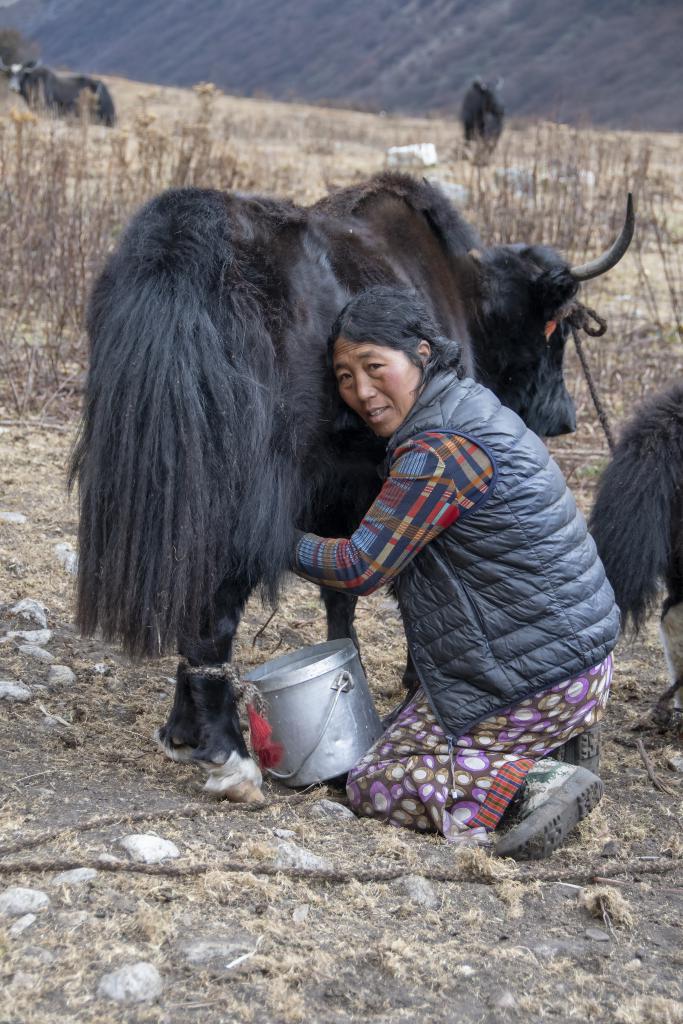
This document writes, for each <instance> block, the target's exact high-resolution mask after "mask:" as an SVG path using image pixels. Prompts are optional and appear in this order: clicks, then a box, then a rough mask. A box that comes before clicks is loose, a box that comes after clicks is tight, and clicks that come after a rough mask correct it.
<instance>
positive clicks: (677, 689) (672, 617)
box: [653, 581, 683, 725]
mask: <svg viewBox="0 0 683 1024" xmlns="http://www.w3.org/2000/svg"><path fill="white" fill-rule="evenodd" d="M679 583H680V581H679ZM674 594H675V596H672V592H671V581H669V597H667V599H666V601H665V602H664V607H663V609H662V619H661V622H660V633H661V637H662V646H663V647H664V655H665V657H666V661H667V665H668V666H669V675H670V678H671V686H669V687H668V689H667V690H666V691H665V692H664V693H663V694H662V696H661V697H660V698H659V700H658V701H657V703H656V705H655V707H654V710H653V718H654V720H655V721H656V722H657V723H658V724H660V725H666V724H668V723H669V721H670V719H671V713H672V709H671V708H670V706H669V705H670V702H671V699H672V698H673V711H674V713H679V714H680V712H681V710H682V701H681V697H682V695H683V600H680V597H681V594H680V587H676V589H675V591H674ZM676 599H678V600H676Z"/></svg>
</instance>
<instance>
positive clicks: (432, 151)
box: [387, 142, 439, 167]
mask: <svg viewBox="0 0 683 1024" xmlns="http://www.w3.org/2000/svg"><path fill="white" fill-rule="evenodd" d="M438 162H439V158H438V156H437V153H436V146H435V145H434V143H433V142H414V143H411V144H410V145H408V146H390V147H389V149H388V150H387V167H415V166H417V167H433V166H434V164H437V163H438Z"/></svg>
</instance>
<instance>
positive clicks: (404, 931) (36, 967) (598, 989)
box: [0, 426, 683, 1024]
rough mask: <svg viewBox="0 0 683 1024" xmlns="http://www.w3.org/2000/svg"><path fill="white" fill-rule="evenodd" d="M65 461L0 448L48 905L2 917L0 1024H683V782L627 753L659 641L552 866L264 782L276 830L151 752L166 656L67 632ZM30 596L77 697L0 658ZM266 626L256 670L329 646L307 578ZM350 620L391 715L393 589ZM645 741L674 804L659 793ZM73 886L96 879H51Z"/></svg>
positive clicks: (669, 744)
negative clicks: (280, 856) (302, 866)
mask: <svg viewBox="0 0 683 1024" xmlns="http://www.w3.org/2000/svg"><path fill="white" fill-rule="evenodd" d="M71 441H72V433H71V431H70V430H69V429H66V428H65V429H56V428H52V429H40V428H36V427H30V426H9V427H3V428H1V433H0V466H1V470H0V486H1V488H2V489H1V491H0V509H2V510H9V511H12V512H18V513H22V514H23V515H25V516H26V522H25V523H9V522H7V523H6V522H0V679H5V680H13V681H16V682H18V681H21V682H23V683H24V684H25V685H26V686H27V687H29V689H30V690H31V697H30V699H29V700H27V701H26V702H23V703H15V702H8V701H0V716H1V720H2V732H3V744H2V753H1V755H0V762H1V765H2V776H1V777H2V783H1V785H2V796H1V798H0V799H1V801H2V803H1V806H0V821H1V824H2V840H1V845H0V876H1V882H0V895H1V894H2V892H3V891H4V890H5V889H6V887H8V886H10V885H12V886H17V885H18V886H27V887H31V888H37V889H40V890H42V891H44V892H45V893H47V895H48V896H49V900H50V902H49V906H48V907H47V909H45V910H43V911H41V912H38V913H37V915H36V920H35V922H34V923H33V924H32V925H31V926H30V927H28V928H27V929H26V930H25V931H23V932H21V934H19V935H16V934H11V933H10V927H11V926H12V924H13V919H11V918H4V919H3V918H0V920H1V921H2V926H0V956H1V958H2V961H1V963H2V966H1V968H0V970H1V972H2V983H3V985H4V987H5V998H4V1001H3V1004H2V1009H0V1021H1V1022H2V1024H18V1022H22V1024H23V1022H28V1021H31V1022H36V1024H42V1022H45V1024H47V1022H53V1021H55V1020H56V1019H58V1018H59V1019H62V1020H66V1021H74V1022H76V1021H78V1022H81V1021H82V1022H85V1021H87V1022H91V1021H92V1022H95V1021H103V1022H104V1021H106V1022H116V1021H126V1022H129V1021H155V1022H156V1021H158V1022H162V1021H163V1022H168V1024H185V1022H195V1021H205V1020H207V1019H209V1020H211V1021H213V1022H232V1021H239V1022H242V1021H245V1022H247V1021H257V1020H258V1021H267V1022H273V1024H276V1022H277V1024H279V1022H299V1021H316V1022H317V1021H325V1022H328V1021H329V1022H336V1021H354V1020H364V1021H373V1022H377V1024H380V1022H388V1021H392V1022H393V1021H401V1020H406V1021H415V1020H421V1021H422V1020H429V1021H456V1020H457V1021H460V1022H464V1024H469V1022H480V1021H481V1022H484V1021H485V1022H491V1024H493V1022H497V1021H503V1020H505V1021H513V1022H514V1021H524V1022H535V1021H540V1020H541V1019H552V1020H557V1021H565V1020H567V1021H570V1020H574V1019H580V1020H585V1019H591V1020H594V1021H618V1022H623V1024H673V1022H679V1021H682V1020H683V1003H682V1002H681V981H680V979H681V965H682V963H683V942H682V941H681V940H682V938H683V934H682V930H681V909H682V907H683V866H682V865H681V854H682V852H683V842H682V839H681V824H680V810H681V797H682V795H683V785H682V780H683V774H682V773H681V771H680V762H679V769H678V771H675V770H673V767H672V766H673V765H674V764H675V763H676V762H675V760H673V761H671V765H670V763H669V761H670V759H671V758H674V759H675V756H676V736H675V735H674V733H673V732H672V731H668V732H666V731H665V732H658V731H656V730H654V729H653V728H646V729H645V730H643V731H641V732H639V733H635V732H633V727H634V724H635V723H636V722H637V721H638V720H639V719H640V718H641V717H642V716H643V715H645V714H646V712H647V710H648V708H649V706H650V705H651V704H652V701H653V699H654V698H655V696H656V695H657V694H658V693H659V692H660V691H661V690H662V688H663V686H664V684H665V679H666V673H665V666H664V662H663V657H662V653H661V650H660V647H659V645H658V641H657V637H656V633H655V630H654V629H652V630H650V631H649V632H648V633H647V635H646V636H644V637H643V638H641V639H640V640H639V641H638V642H637V643H633V642H625V641H623V642H622V643H621V644H620V646H619V648H618V651H617V672H616V677H615V684H614V692H613V698H612V701H611V705H610V708H609V715H608V718H607V722H606V726H605V733H606V735H605V742H604V749H603V777H604V780H605V785H606V790H607V793H606V796H605V798H604V800H603V802H602V804H601V805H600V806H599V808H598V809H597V810H596V811H595V812H594V813H593V815H592V816H591V817H590V818H589V819H588V820H587V821H586V822H585V823H583V825H582V826H581V827H580V829H579V830H578V831H577V833H576V834H575V836H574V837H573V838H572V840H571V842H570V843H569V845H568V846H567V847H566V848H565V849H563V850H562V851H560V852H558V853H556V854H555V855H554V856H553V857H552V858H551V859H550V860H549V861H546V862H544V863H541V864H536V865H516V864H514V863H513V862H511V861H497V860H494V859H487V858H486V857H484V856H483V855H481V856H480V855H473V854H466V855H462V854H461V855H460V856H458V857H456V856H455V855H454V853H453V851H452V849H451V848H449V846H448V845H447V844H446V843H445V842H444V841H443V840H441V839H439V838H438V837H435V836H427V837H421V836H418V835H414V834H412V833H403V832H400V831H398V830H396V829H393V828H391V827H387V826H384V825H382V824H380V823H377V822H373V821H367V820H365V821H360V820H349V819H339V820H337V819H327V818H320V817H318V816H316V804H317V803H318V802H319V801H320V799H321V798H324V797H327V798H331V799H333V800H337V801H342V802H343V799H344V797H343V794H342V793H340V792H339V791H335V790H330V791H327V790H326V789H325V788H324V787H318V788H316V789H314V790H312V791H308V792H306V793H305V794H303V795H299V796H295V797H294V799H292V793H291V792H290V791H286V790H284V789H282V788H280V787H273V786H271V785H270V784H268V785H267V786H266V790H267V793H268V797H269V801H268V803H267V804H266V806H264V807H263V808H259V809H247V808H241V807H239V806H236V805H231V804H226V803H214V802H212V801H211V800H210V799H209V798H207V797H206V796H205V795H204V794H202V793H201V791H200V789H199V785H200V783H201V781H202V778H201V774H200V770H199V769H197V768H193V767H188V766H184V765H178V764H173V763H171V762H169V761H167V760H166V759H165V758H164V757H163V756H162V755H161V754H160V753H159V752H158V751H157V750H156V749H155V747H154V745H153V743H152V742H151V735H152V732H153V730H154V728H155V727H156V726H158V725H159V724H161V723H162V722H163V720H164V718H165V715H166V713H167V711H168V708H169V703H170V700H171V696H172V692H173V680H172V676H173V671H174V661H173V660H172V659H166V660H163V661H161V662H158V663H153V664H152V663H148V664H146V665H143V666H140V665H133V664H131V663H130V662H129V661H128V660H127V659H126V658H124V657H123V656H122V655H121V654H120V652H119V651H118V650H117V649H116V648H114V647H112V646H109V645H107V644H105V643H102V642H100V641H98V640H96V639H81V638H79V637H78V636H77V635H76V633H75V631H74V627H73V625H72V621H71V620H72V588H73V577H72V576H70V575H69V573H68V572H67V571H66V570H65V569H64V568H63V566H62V565H61V563H60V561H59V558H58V557H57V554H56V553H55V550H54V549H55V545H57V544H63V543H65V542H68V543H71V544H75V531H76V510H75V505H74V503H73V502H70V501H68V500H67V497H66V494H65V486H64V466H65V463H66V459H67V457H68V451H69V447H70V443H71ZM560 449H561V450H560V457H561V458H565V456H564V455H563V454H562V451H563V449H562V448H561V446H560ZM26 597H31V598H34V599H37V600H39V601H41V602H42V603H43V604H44V605H45V606H46V607H47V609H48V612H47V618H48V627H49V629H50V630H51V632H52V637H51V638H50V639H49V641H48V642H44V643H43V644H42V646H43V647H44V648H45V649H46V650H48V651H49V652H50V654H51V655H53V656H54V659H55V664H60V665H66V666H69V667H70V668H72V669H73V671H74V673H75V682H73V683H72V684H70V685H64V684H62V685H48V684H47V675H48V671H49V669H50V665H49V664H46V663H44V662H41V661H38V660H36V659H35V658H34V657H32V656H30V655H27V654H25V653H22V652H20V651H19V649H18V648H19V646H20V644H21V643H22V639H21V638H13V639H11V640H9V641H7V642H3V640H2V638H3V636H5V635H6V633H7V632H8V631H11V630H17V629H22V628H23V629H36V628H38V627H37V625H35V624H30V623H25V622H24V623H19V622H18V621H17V619H16V617H13V616H11V615H10V614H9V608H10V606H12V605H13V604H14V603H15V602H17V601H18V600H20V599H22V598H26ZM269 614H270V610H269V609H267V608H263V607H261V606H260V604H259V603H258V602H254V603H252V604H251V605H250V606H249V608H248V610H247V613H246V615H245V618H244V622H243V625H242V627H241V630H240V644H239V650H238V653H237V660H238V663H239V664H240V665H241V666H247V665H250V664H255V663H259V662H261V661H264V660H266V659H268V658H269V657H273V656H274V655H275V654H276V652H277V654H282V653H285V652H287V651H288V650H290V649H294V648H296V647H297V646H300V645H302V644H309V643H314V642H317V641H320V640H323V639H324V618H323V616H322V612H321V606H320V605H319V603H318V599H317V591H316V590H315V589H314V588H313V587H310V586H307V585H305V584H303V583H300V582H296V583H293V584H292V586H291V587H290V588H289V589H288V591H287V594H286V596H285V599H284V600H283V601H282V603H281V605H280V607H279V610H278V612H277V614H276V615H275V617H274V618H273V619H272V621H271V622H270V623H269V625H268V626H267V627H266V629H265V630H263V632H262V633H261V634H260V635H259V636H258V637H257V638H256V641H255V642H254V638H255V634H256V632H257V630H258V629H259V628H260V627H261V626H262V625H263V623H264V622H265V621H266V619H267V618H268V615H269ZM359 622H360V635H361V640H362V644H363V651H364V657H365V663H366V667H367V669H368V674H369V678H370V682H371V686H372V689H373V692H374V695H375V698H376V701H377V704H378V706H379V707H380V708H381V709H384V708H387V707H389V706H390V705H391V704H392V702H394V701H395V699H396V698H397V697H398V695H399V691H400V674H401V665H402V658H403V642H402V637H401V630H400V625H399V621H398V618H397V615H396V611H395V609H394V607H393V605H392V604H391V602H390V601H389V600H388V599H387V597H386V595H384V594H378V595H374V596H373V597H371V598H369V599H367V600H366V601H365V602H364V604H363V606H362V608H361V610H360V614H359ZM637 736H641V737H642V739H643V741H644V744H645V747H646V748H647V750H648V752H649V754H650V757H651V759H652V761H653V763H654V766H655V769H656V771H657V773H658V775H659V776H660V777H661V779H662V781H663V782H664V783H665V785H666V788H667V790H668V792H666V793H664V792H658V791H656V790H655V789H654V788H653V784H652V782H651V780H650V778H649V777H648V774H647V773H646V771H645V768H644V766H643V763H642V761H641V758H640V756H639V753H638V751H637V750H636V747H635V739H636V737H637ZM679 756H680V754H679ZM275 829H287V830H291V832H292V833H293V835H292V836H290V837H289V841H294V842H295V843H296V844H297V845H298V846H301V847H303V848H305V849H306V850H307V851H309V852H311V853H313V854H315V855H317V856H319V857H322V858H324V859H325V861H326V862H328V864H329V865H330V866H331V869H332V877H329V876H328V877H324V873H323V877H298V876H297V872H296V870H291V869H290V870H287V869H285V870H281V871H276V868H275V866H274V857H275V854H276V845H277V843H278V841H279V838H278V836H277V835H276V833H275V831H274V830H275ZM135 832H147V833H150V832H151V833H154V834H156V835H159V836H161V837H163V838H165V839H168V840H171V841H173V842H174V843H175V844H176V845H177V847H178V849H179V851H180V857H179V858H178V859H176V860H173V861H165V862H164V863H163V864H162V865H160V866H159V867H151V868H147V870H146V873H143V872H142V871H133V870H132V868H133V867H134V865H132V864H131V862H130V860H129V859H128V857H127V855H126V854H125V853H124V852H123V850H122V849H121V847H120V846H118V845H117V844H118V841H119V840H120V839H121V838H122V837H124V836H126V835H128V834H130V833H135ZM103 855H104V858H105V859H104V862H102V861H100V860H99V858H100V857H102V856H103ZM107 855H109V860H107ZM112 855H114V857H116V860H115V861H112V860H111V856H112ZM77 866H94V867H96V868H97V875H96V876H95V877H94V879H92V880H91V881H90V882H87V883H84V884H81V885H69V884H57V883H56V882H55V877H56V875H57V873H58V872H59V871H61V870H64V869H66V868H73V867H77ZM299 874H300V873H299ZM318 874H319V875H320V872H318ZM415 876H421V877H422V878H425V879H426V880H427V882H426V885H425V884H423V885H422V887H420V883H419V882H416V881H415ZM601 878H602V879H606V880H607V881H606V882H600V881H598V879H601ZM207 944H208V945H207ZM137 961H147V962H151V963H152V964H154V965H155V966H156V967H157V969H158V970H159V972H160V975H161V978H162V984H163V990H162V993H161V995H160V997H159V998H158V1000H157V1001H155V1002H153V1003H151V1004H150V1003H146V1004H139V1005H137V1006H134V1005H123V1006H121V1007H120V1006H119V1004H117V1003H115V1002H112V1001H110V1000H107V999H104V998H102V997H100V996H98V994H97V988H98V984H99V981H100V978H101V977H102V975H104V974H106V973H108V972H110V971H112V970H115V969H118V968H119V967H122V966H124V965H126V964H130V963H134V962H137Z"/></svg>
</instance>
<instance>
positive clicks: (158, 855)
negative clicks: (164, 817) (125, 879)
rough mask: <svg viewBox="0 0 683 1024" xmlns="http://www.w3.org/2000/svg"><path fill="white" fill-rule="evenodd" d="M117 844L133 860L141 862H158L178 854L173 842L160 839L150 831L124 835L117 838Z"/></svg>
mask: <svg viewBox="0 0 683 1024" xmlns="http://www.w3.org/2000/svg"><path fill="white" fill-rule="evenodd" d="M119 845H120V846H122V847H123V848H124V850H126V852H127V853H128V854H130V856H131V858H132V859H133V860H137V861H141V862H142V863H143V864H158V863H159V862H160V861H162V860H166V859H167V858H168V857H171V858H174V857H179V856H180V850H179V849H178V847H177V846H176V845H175V843H172V842H170V840H168V839H162V838H161V836H156V835H154V834H153V833H151V832H149V833H147V832H142V833H139V834H137V835H130V836H126V837H125V838H124V839H120V840H119Z"/></svg>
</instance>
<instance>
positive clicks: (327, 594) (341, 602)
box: [320, 587, 360, 653]
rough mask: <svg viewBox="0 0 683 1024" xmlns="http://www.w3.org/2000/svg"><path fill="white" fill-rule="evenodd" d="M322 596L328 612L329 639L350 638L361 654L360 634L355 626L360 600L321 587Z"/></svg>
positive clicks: (338, 591) (329, 588) (341, 592)
mask: <svg viewBox="0 0 683 1024" xmlns="http://www.w3.org/2000/svg"><path fill="white" fill-rule="evenodd" d="M320 596H321V597H322V599H323V604H324V605H325V611H326V612H327V639H328V640H345V639H346V638H347V637H348V638H349V639H351V640H353V642H354V644H355V645H356V650H357V651H358V652H359V653H360V643H359V641H358V634H357V633H356V630H355V628H354V625H353V619H354V615H355V613H356V602H357V601H358V598H357V597H353V596H352V595H351V594H345V593H344V592H343V591H340V590H332V588H331V587H321V588H320Z"/></svg>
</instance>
